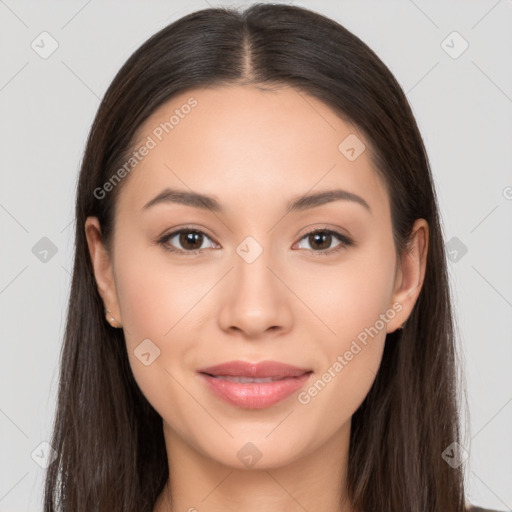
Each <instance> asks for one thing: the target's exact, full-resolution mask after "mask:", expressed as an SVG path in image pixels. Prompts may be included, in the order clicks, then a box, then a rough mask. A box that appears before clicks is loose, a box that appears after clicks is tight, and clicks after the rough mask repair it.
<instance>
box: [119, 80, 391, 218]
mask: <svg viewBox="0 0 512 512" xmlns="http://www.w3.org/2000/svg"><path fill="white" fill-rule="evenodd" d="M144 146H146V147H147V148H149V149H147V150H143V151H139V158H140V160H138V161H137V164H136V165H135V167H134V168H133V170H132V171H131V172H130V174H129V176H128V178H127V179H128V183H125V187H124V188H123V192H122V193H121V195H120V199H119V202H120V203H122V207H123V208H125V207H126V208H128V207H129V208H136V209H141V208H142V207H143V206H144V204H145V203H146V202H147V201H149V200H150V199H151V198H152V197H154V196H155V195H156V194H158V193H159V192H161V191H162V190H163V189H164V188H165V187H173V188H182V189H185V190H189V191H190V190H192V191H195V192H200V193H208V194H210V195H214V196H215V197H218V198H219V199H220V200H221V201H222V203H223V204H224V203H225V205H226V208H227V209H228V210H229V206H230V205H231V204H236V205H237V207H239V206H240V203H241V202H243V203H244V204H250V203H251V202H252V203H253V205H258V206H259V207H260V208H261V206H262V203H261V201H262V200H263V199H265V200H268V201H270V202H271V203H272V204H280V203H282V204H284V203H285V202H286V203H287V202H288V199H289V198H290V197H294V196H296V195H300V194H305V193H307V192H308V191H315V190H316V189H321V190H324V189H326V188H343V189H345V190H347V191H350V192H353V193H355V194H358V195H361V196H363V197H364V198H365V199H366V200H367V202H368V203H371V206H372V211H374V212H375V213H376V214H377V215H379V213H380V214H385V213H386V212H387V211H388V208H389V204H388V198H387V194H386V191H385V187H384V183H383V182H382V181H381V178H380V176H378V174H377V173H376V171H375V170H374V168H373V163H372V161H371V158H370V147H369V144H368V142H367V141H366V140H365V138H364V136H363V135H362V134H361V133H360V132H359V131H358V130H357V128H356V127H354V126H353V125H351V124H349V123H347V122H345V121H343V120H342V119H341V118H340V117H339V116H337V115H336V113H335V112H334V111H333V110H332V109H330V108H329V107H328V106H327V105H326V104H324V103H323V102H322V101H320V100H318V99H316V98H314V97H311V96H309V95H307V94H305V93H303V92H299V91H298V90H296V89H295V88H291V87H282V88H280V89H274V90H263V89H260V88H257V87H254V86H223V87H214V88H201V89H193V90H190V91H187V92H183V93H181V94H179V95H177V96H175V97H173V98H172V99H171V100H169V101H167V102H166V103H165V104H163V105H162V106H161V107H160V108H158V109H157V110H156V111H155V112H154V113H153V114H152V115H151V116H150V117H149V118H148V119H147V120H146V121H145V122H144V123H143V124H142V125H141V126H140V127H139V129H138V131H137V135H136V143H135V145H134V149H135V150H136V151H137V150H138V149H139V148H142V147H144ZM364 147H365V149H364V150H363V148H364ZM351 148H354V150H355V151H356V152H360V151H361V150H362V153H360V155H359V156H357V153H355V154H356V156H357V158H355V159H354V158H353V155H354V151H352V149H351ZM347 149H348V150H349V152H348V153H347ZM142 152H143V153H144V156H142V157H140V153H142ZM348 157H351V158H348ZM379 210H380V211H379ZM233 213H236V212H233Z"/></svg>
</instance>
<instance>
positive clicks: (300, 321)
mask: <svg viewBox="0 0 512 512" xmlns="http://www.w3.org/2000/svg"><path fill="white" fill-rule="evenodd" d="M186 105H188V107H187V106H186ZM172 116H174V117H172ZM165 123H167V125H166V124H165ZM347 137H350V138H349V139H347V141H346V142H345V143H343V144H341V149H340V147H339V146H340V143H342V142H343V141H344V140H345V139H346V138H347ZM356 137H357V138H356ZM362 144H364V145H365V149H364V150H363V146H362ZM143 145H145V146H146V148H148V149H147V150H146V151H145V150H142V151H139V156H140V157H141V158H140V160H139V159H137V162H136V165H135V166H134V167H133V169H132V170H131V171H130V173H129V175H127V176H126V177H124V178H123V179H125V180H127V181H126V182H125V183H124V184H123V189H122V191H121V193H120V195H119V197H118V201H117V204H116V212H115V232H114V238H113V243H112V252H111V253H110V254H109V255H108V256H107V255H106V253H105V252H104V251H97V250H96V249H95V247H96V248H97V247H98V246H99V245H100V243H99V242H98V241H96V242H95V239H94V236H93V232H94V230H95V227H97V225H96V224H95V219H93V218H89V219H88V223H87V225H86V231H87V233H88V240H89V246H90V250H91V255H92V257H93V261H94V267H95V274H96V279H97V282H98V287H99V290H100V293H101V295H102V297H103V299H104V301H105V305H106V307H108V309H109V310H110V311H111V312H112V315H113V316H114V317H115V318H116V320H117V321H118V322H119V323H122V325H123V329H124V334H125V339H126V345H127V351H128V355H129V358H130V364H131V368H132V370H133V374H134V376H135V379H136V381H137V383H138V385H139V386H140V389H141V390H142V392H143V393H144V395H145V396H146V398H147V399H148V401H149V402H150V403H151V404H152V405H153V407H154V408H155V409H156V411H157V412H158V413H159V414H160V415H161V417H162V418H163V423H164V430H165V433H166V436H168V437H169V438H171V437H174V438H175V439H179V440H180V441H181V442H182V444H183V445H184V446H187V447H188V449H191V450H194V451H196V452H198V453H200V454H201V455H203V456H205V457H207V458H209V459H212V460H215V461H218V462H220V463H222V464H225V465H228V466H232V467H243V465H244V464H246V462H244V455H247V453H248V454H249V455H251V454H252V455H254V454H257V452H256V449H257V450H258V451H259V453H261V454H262V457H261V460H260V462H258V466H259V467H269V468H270V467H275V466H279V465H283V464H286V463H289V462H292V461H294V460H298V459H300V458H301V457H305V456H307V455H308V454H310V453H312V452H313V451H315V450H317V449H319V448H320V447H321V446H323V445H325V444H326V443H327V442H328V441H329V440H332V439H335V438H336V436H339V435H340V433H341V432H347V429H348V428H349V426H350V420H351V417H352V415H353V414H354V412H355V411H356V409H357V408H358V407H359V405H360V404H361V402H362V401H363V400H364V398H365V396H366V395H367V393H368V391H369V389H370V387H371V385H372V383H373V381H374V379H375V375H376V373H377V371H378V368H379V364H380V361H381V357H382V352H383V348H384V342H385V338H386V334H387V333H388V332H392V331H394V330H395V329H396V328H397V327H398V326H400V325H401V324H402V322H403V321H405V320H406V318H407V315H408V314H409V313H410V311H411V309H412V307H413V305H414V301H415V299H416V297H417V294H418V293H419V288H420V286H421V282H422V279H423V271H424V265H423V263H422V260H421V257H420V256H421V251H418V252H416V251H412V252H411V255H409V256H408V257H406V258H404V259H403V260H402V259H401V260H400V262H401V265H399V266H397V254H396V252H395V247H394V244H393V237H392V226H391V218H390V204H389V198H388V195H387V193H386V189H385V186H384V183H383V182H382V181H381V179H380V178H379V176H378V175H377V173H376V171H375V169H374V168H373V164H372V162H371V160H370V154H369V153H370V147H369V143H368V142H367V141H366V140H365V138H364V137H363V136H362V134H361V133H360V132H359V131H358V130H357V129H355V128H354V127H353V126H351V125H349V124H347V123H345V122H344V121H342V120H341V119H340V118H338V117H337V116H336V115H335V113H334V112H333V111H332V110H331V109H330V108H329V107H327V106H326V105H325V104H323V103H322V102H320V101H319V100H317V99H315V98H312V97H310V96H307V95H305V94H298V93H297V92H296V91H295V90H293V89H291V88H286V87H283V88H282V89H279V90H273V91H269V90H261V89H258V88H254V87H246V86H244V87H242V86H229V87H228V86H226V87H218V88H210V89H200V90H199V89H197V90H192V91H189V92H187V93H183V94H181V95H180V96H176V97H174V98H173V99H172V100H171V101H169V102H168V103H166V104H165V105H164V106H162V107H161V108H160V109H159V110H157V111H156V112H155V113H154V114H153V115H152V116H151V117H150V118H149V119H148V120H147V121H146V122H145V123H144V124H143V125H142V126H141V127H140V129H139V131H138V134H137V143H136V144H135V148H141V147H142V146H143ZM351 147H353V148H354V151H352V150H351V149H350V148H351ZM361 150H362V152H361ZM143 153H144V155H142V154H143ZM358 153H360V154H359V155H358ZM354 157H356V158H354ZM137 158H138V157H137ZM167 189H172V190H174V191H176V192H181V193H182V195H181V196H180V195H179V194H174V195H173V194H168V195H167V196H162V195H160V194H161V193H162V192H165V191H166V190H167ZM340 190H341V191H344V192H338V193H337V195H336V194H333V195H331V196H328V195H325V194H324V195H323V196H322V195H319V196H316V199H311V200H306V198H307V197H308V196H310V195H316V194H320V193H322V192H328V191H340ZM183 194H188V195H189V196H188V199H187V197H186V195H183ZM190 194H203V195H205V196H208V198H209V199H208V200H206V199H204V198H203V199H201V200H198V199H197V197H196V198H195V199H194V197H193V196H191V195H190ZM159 195H160V196H159ZM158 197H159V199H156V200H154V199H155V198H158ZM153 200H154V201H153ZM292 205H294V206H293V207H292ZM418 226H419V227H420V228H421V225H418ZM418 233H419V234H418ZM416 235H417V239H418V243H419V244H420V245H419V246H418V247H420V248H421V240H422V238H421V237H422V236H423V237H424V236H425V231H424V230H422V229H418V230H416ZM98 240H99V239H98ZM423 243H424V244H425V243H426V241H425V238H423ZM95 244H96V245H95ZM233 361H241V362H244V363H246V364H247V366H246V367H244V365H243V364H242V365H241V367H234V368H233V367H231V368H227V369H226V368H224V369H219V370H218V371H217V373H216V374H217V375H220V376H221V377H219V376H217V377H208V376H206V375H205V374H203V373H201V372H200V370H204V369H208V368H211V367H213V366H216V365H219V364H222V363H226V362H233ZM262 361H274V362H278V363H283V364H286V365H291V366H293V367H296V368H298V369H299V370H298V371H296V372H295V373H293V374H292V375H291V374H287V373H286V371H285V369H284V367H281V366H279V365H277V366H273V367H268V368H266V369H265V368H263V367H262V368H260V370H261V371H262V372H263V373H252V374H251V373H250V372H251V366H250V364H251V363H260V362H262ZM252 368H253V369H254V367H252ZM265 370H267V371H268V373H264V372H265ZM237 372H238V373H237ZM235 375H246V376H248V375H251V376H253V377H254V376H259V377H261V378H263V377H267V379H266V380H267V381H268V380H269V377H270V378H271V379H272V378H273V379H274V380H273V381H272V382H264V381H261V382H258V381H257V380H256V381H253V382H240V379H239V378H238V379H237V378H236V377H234V376H235ZM222 376H231V378H222ZM276 379H279V381H277V380H276ZM237 380H238V381H239V382H235V381H237ZM283 418H284V420H283ZM247 443H252V445H248V444H247ZM240 450H242V451H240ZM244 450H245V451H244ZM251 451H253V452H254V453H251ZM241 454H242V455H241Z"/></svg>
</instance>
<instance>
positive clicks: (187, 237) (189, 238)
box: [180, 231, 202, 249]
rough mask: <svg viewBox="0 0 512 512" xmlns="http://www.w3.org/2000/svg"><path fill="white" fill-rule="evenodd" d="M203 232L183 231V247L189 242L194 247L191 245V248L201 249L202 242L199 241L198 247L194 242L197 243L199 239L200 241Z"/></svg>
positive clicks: (181, 239) (181, 241)
mask: <svg viewBox="0 0 512 512" xmlns="http://www.w3.org/2000/svg"><path fill="white" fill-rule="evenodd" d="M200 237H201V233H192V232H190V231H189V232H186V233H181V235H180V243H181V244H182V245H183V247H185V248H186V247H187V244H191V245H192V247H189V248H190V249H199V248H200V247H201V245H202V244H201V243H199V246H198V247H195V246H194V243H196V244H197V241H198V239H199V241H200Z"/></svg>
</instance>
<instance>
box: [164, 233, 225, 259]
mask: <svg viewBox="0 0 512 512" xmlns="http://www.w3.org/2000/svg"><path fill="white" fill-rule="evenodd" d="M205 240H210V241H211V238H210V237H209V236H208V235H207V234H206V233H204V232H203V231H200V230H197V229H189V228H182V229H180V230H178V231H173V232H172V233H169V234H168V235H164V236H163V237H162V238H160V240H158V243H159V244H160V245H162V247H163V248H164V249H166V250H167V251H170V252H176V253H182V254H184V255H187V256H188V255H193V254H197V253H199V252H200V251H202V250H203V249H205V247H204V246H203V242H204V241H205ZM176 244H179V245H181V247H178V248H177V247H176ZM212 244H213V247H215V243H214V242H212Z"/></svg>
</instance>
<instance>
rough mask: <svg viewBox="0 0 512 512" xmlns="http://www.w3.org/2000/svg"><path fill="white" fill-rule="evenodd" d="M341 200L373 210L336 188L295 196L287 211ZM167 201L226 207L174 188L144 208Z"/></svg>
mask: <svg viewBox="0 0 512 512" xmlns="http://www.w3.org/2000/svg"><path fill="white" fill-rule="evenodd" d="M339 200H343V201H351V202H354V203H356V204H360V205H361V206H363V207H364V208H365V209H366V210H368V212H371V208H370V206H369V204H368V203H367V202H366V201H365V200H364V199H363V198H362V197H360V196H358V195H357V194H354V193H352V192H348V191H347V190H342V189H334V190H324V191H320V192H315V193H312V194H306V195H303V196H300V197H298V198H293V199H292V200H291V201H289V202H288V204H287V207H286V213H291V212H295V211H303V210H308V209H311V208H316V207H318V206H322V205H324V204H327V203H332V202H333V201H339ZM165 203H177V204H183V205H186V206H191V207H192V208H202V209H204V210H211V211H212V212H217V213H222V212H224V208H223V207H222V205H221V204H220V203H219V201H217V200H216V199H215V198H213V197H211V196H207V195H205V194H200V193H198V192H189V191H186V190H179V189H172V188H166V189H164V190H163V191H162V192H160V193H159V194H158V195H157V196H156V197H154V198H153V199H151V200H150V201H148V202H147V203H146V204H145V205H144V207H143V209H144V210H147V209H148V208H150V207H152V206H154V205H157V204H165Z"/></svg>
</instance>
